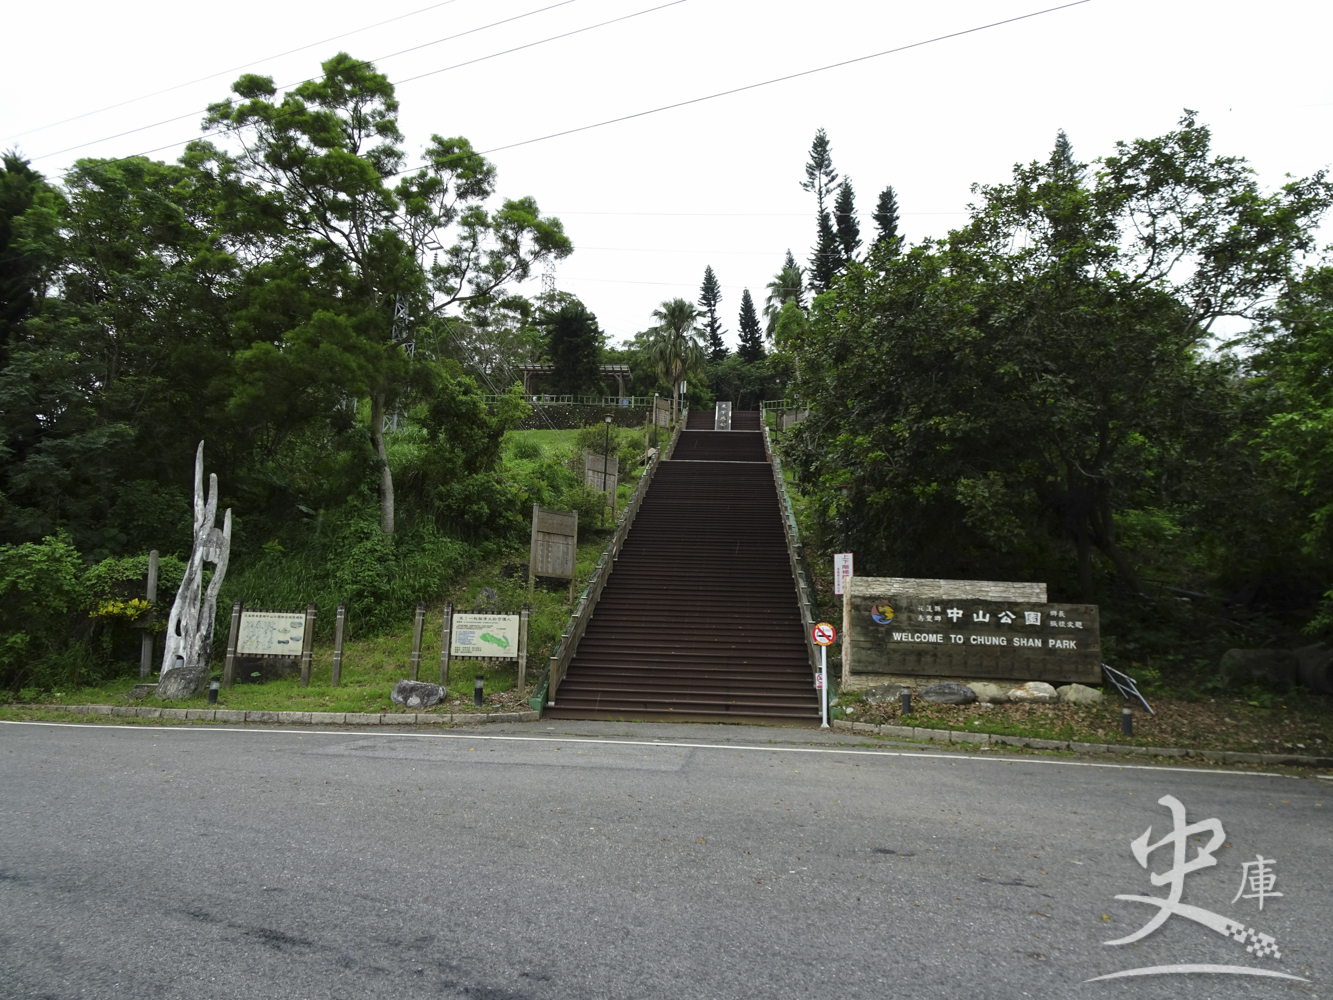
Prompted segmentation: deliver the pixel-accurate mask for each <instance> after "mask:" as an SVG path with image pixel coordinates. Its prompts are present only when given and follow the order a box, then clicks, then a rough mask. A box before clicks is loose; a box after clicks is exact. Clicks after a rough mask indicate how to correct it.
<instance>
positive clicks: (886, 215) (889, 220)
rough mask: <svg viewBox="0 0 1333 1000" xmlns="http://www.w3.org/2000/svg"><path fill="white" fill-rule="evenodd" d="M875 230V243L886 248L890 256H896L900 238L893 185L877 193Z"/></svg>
mask: <svg viewBox="0 0 1333 1000" xmlns="http://www.w3.org/2000/svg"><path fill="white" fill-rule="evenodd" d="M875 228H876V229H877V230H879V235H877V236H876V237H875V242H876V243H877V244H882V245H884V246H886V247H888V252H889V253H890V254H897V253H898V241H899V240H900V239H901V237H899V235H898V196H897V195H896V194H894V191H893V185H889V186H888V187H886V188H885V189H884V190H883V191H881V192H880V193H879V201H878V202H876V203H875Z"/></svg>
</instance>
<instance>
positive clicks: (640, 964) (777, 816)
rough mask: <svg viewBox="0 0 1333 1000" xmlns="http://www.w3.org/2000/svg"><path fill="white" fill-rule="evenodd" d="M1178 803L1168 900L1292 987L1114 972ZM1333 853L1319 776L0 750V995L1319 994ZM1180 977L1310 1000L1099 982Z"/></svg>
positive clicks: (1004, 761)
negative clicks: (1231, 934) (1231, 923)
mask: <svg viewBox="0 0 1333 1000" xmlns="http://www.w3.org/2000/svg"><path fill="white" fill-rule="evenodd" d="M654 737H657V738H658V739H656V740H654ZM1164 795H1172V796H1175V797H1176V798H1177V799H1178V800H1179V801H1180V802H1181V803H1183V804H1184V806H1185V808H1186V809H1187V810H1188V822H1190V823H1195V822H1197V821H1200V820H1205V819H1213V818H1215V819H1217V820H1218V821H1220V823H1221V825H1222V826H1223V827H1224V831H1225V846H1222V847H1219V848H1218V849H1217V850H1216V853H1215V855H1214V857H1215V858H1216V859H1217V864H1216V865H1215V866H1212V867H1206V868H1201V869H1199V870H1197V871H1194V872H1192V873H1191V874H1188V875H1186V876H1184V879H1185V882H1184V885H1185V888H1184V896H1183V900H1184V902H1185V903H1189V904H1193V905H1195V906H1199V907H1203V908H1206V909H1208V910H1210V911H1214V912H1216V913H1218V914H1221V915H1223V916H1225V917H1229V918H1232V919H1236V920H1240V921H1243V922H1244V923H1245V924H1246V926H1249V927H1253V928H1255V929H1257V930H1258V931H1261V932H1263V933H1265V934H1268V935H1270V936H1272V937H1273V938H1275V939H1276V942H1277V946H1278V948H1279V949H1280V952H1281V956H1280V958H1277V957H1267V958H1259V957H1256V956H1254V955H1252V954H1248V953H1247V952H1246V949H1245V947H1244V946H1243V945H1242V944H1238V943H1237V942H1235V941H1233V940H1232V939H1230V938H1228V937H1225V936H1223V935H1221V934H1219V933H1216V932H1215V931H1214V930H1211V929H1209V928H1208V927H1206V926H1203V925H1202V924H1200V923H1196V922H1193V921H1191V920H1189V919H1186V918H1185V917H1184V916H1180V915H1173V916H1171V917H1170V918H1169V919H1167V921H1166V922H1165V924H1164V925H1163V926H1161V927H1160V929H1158V930H1156V931H1154V932H1153V933H1151V934H1149V935H1148V936H1147V937H1146V938H1144V939H1143V940H1142V941H1140V942H1139V943H1136V944H1130V945H1124V946H1110V947H1108V946H1107V945H1105V944H1104V943H1103V942H1105V941H1108V940H1111V939H1114V938H1119V937H1124V936H1126V935H1129V934H1131V933H1132V932H1134V931H1135V930H1137V929H1138V928H1139V927H1140V926H1142V925H1143V924H1145V923H1146V922H1147V921H1148V920H1149V918H1151V917H1152V916H1153V915H1154V914H1155V913H1156V912H1157V910H1156V908H1155V907H1153V906H1150V905H1145V904H1143V903H1135V902H1127V901H1120V900H1116V899H1115V898H1114V897H1115V896H1116V895H1117V894H1137V895H1154V896H1159V897H1160V896H1165V895H1166V894H1167V892H1168V889H1169V886H1162V887H1156V886H1154V885H1153V884H1152V883H1151V881H1150V877H1149V871H1150V870H1151V871H1155V872H1159V873H1160V872H1164V871H1166V870H1167V869H1169V868H1170V867H1171V865H1172V850H1173V847H1172V844H1171V843H1167V844H1166V845H1165V846H1163V847H1161V848H1160V849H1157V850H1156V851H1154V852H1153V853H1152V854H1151V855H1150V856H1149V858H1148V861H1149V867H1148V869H1144V868H1142V867H1140V865H1139V863H1138V862H1137V861H1136V860H1135V857H1134V854H1133V851H1132V850H1131V842H1132V841H1134V840H1135V838H1138V837H1139V836H1140V835H1141V834H1143V833H1144V831H1145V830H1147V829H1148V828H1149V827H1152V830H1153V834H1152V841H1153V842H1156V841H1157V840H1158V839H1160V838H1162V837H1164V836H1165V835H1167V834H1169V833H1171V831H1172V830H1173V826H1172V817H1171V813H1170V810H1169V809H1168V807H1167V806H1164V805H1162V804H1159V801H1158V800H1159V799H1160V798H1162V796H1164ZM1331 829H1333V788H1330V787H1329V784H1328V783H1327V782H1323V781H1318V780H1314V779H1301V778H1293V777H1287V776H1264V775H1256V774H1254V773H1243V772H1235V771H1208V770H1200V769H1191V768H1170V767H1154V766H1148V767H1124V766H1115V765H1110V766H1107V765H1105V763H1104V762H1103V763H1102V766H1093V765H1089V764H1084V765H1079V764H1076V763H1069V762H1060V761H1057V760H1053V759H1050V758H1001V757H998V756H997V755H980V754H975V753H972V754H967V753H949V752H942V753H937V754H924V753H898V754H895V753H890V752H887V751H884V750H880V749H862V748H858V747H857V746H856V745H854V744H853V743H852V742H851V741H850V740H846V739H843V740H841V741H840V740H839V739H838V738H837V737H833V738H830V739H829V740H828V741H825V742H821V737H820V736H819V735H818V734H817V733H812V732H793V731H792V730H768V729H759V728H750V727H685V726H680V727H669V728H668V727H660V726H659V727H654V726H638V727H630V726H621V725H611V724H592V723H588V724H580V723H560V724H559V728H558V729H557V728H555V727H551V728H548V727H547V725H544V724H540V723H539V724H536V725H535V726H529V727H505V729H504V730H497V729H496V728H495V727H492V728H491V729H489V730H486V731H467V732H464V731H458V730H455V731H451V732H445V733H442V734H441V733H434V734H426V733H421V734H407V733H404V734H392V733H385V732H383V731H376V732H364V731H350V730H349V731H339V732H316V731H313V730H295V729H267V730H260V729H252V730H241V729H233V730H227V729H222V728H214V727H189V728H187V727H163V728H147V727H138V726H107V727H102V726H92V725H69V726H56V725H45V724H0V996H3V997H5V998H9V997H42V998H74V997H80V998H83V997H135V998H158V997H164V998H165V997H171V998H174V997H192V998H195V997H205V998H211V997H245V998H251V997H300V998H317V997H336V998H352V997H394V998H406V997H418V996H421V997H444V998H453V997H460V998H471V1000H491V998H510V997H523V998H533V1000H545V998H603V997H626V998H656V997H662V998H695V997H699V998H729V997H744V998H749V997H755V998H787V997H791V998H822V997H829V998H839V1000H842V998H846V1000H855V998H861V997H874V998H881V997H904V998H925V997H946V998H961V997H979V998H986V1000H989V998H1008V997H1015V998H1016V997H1088V998H1103V997H1105V998H1115V1000H1118V998H1122V997H1131V996H1132V997H1135V998H1138V997H1191V998H1194V997H1198V998H1204V997H1218V998H1222V997H1292V996H1307V995H1308V996H1321V995H1328V993H1329V992H1330V990H1329V984H1330V981H1331V977H1333V968H1330V965H1333V963H1331V962H1330V959H1333V941H1331V940H1330V924H1331V923H1333V878H1331V877H1330V874H1329V859H1330V840H1331V838H1330V831H1331ZM1194 836H1197V837H1200V838H1202V840H1196V839H1194V837H1191V839H1190V844H1191V847H1192V849H1191V850H1190V852H1189V856H1190V857H1193V856H1194V854H1195V852H1194V850H1193V848H1197V847H1198V846H1200V845H1202V844H1204V842H1206V841H1207V840H1208V839H1209V834H1208V833H1206V832H1202V831H1200V832H1198V833H1196V834H1195V835H1194ZM1256 854H1261V855H1262V857H1263V858H1265V859H1271V860H1272V862H1273V864H1272V866H1271V869H1272V871H1274V872H1275V873H1276V875H1277V880H1276V882H1275V883H1274V884H1273V886H1272V890H1273V891H1274V892H1281V893H1283V895H1282V896H1281V897H1280V898H1278V897H1270V898H1268V899H1267V900H1266V901H1265V904H1264V907H1263V909H1262V911H1261V910H1260V909H1259V905H1258V903H1259V901H1258V900H1257V899H1244V898H1242V899H1240V900H1236V901H1235V902H1233V901H1232V900H1233V896H1234V895H1235V893H1236V891H1237V889H1238V887H1240V885H1241V882H1242V874H1243V870H1242V867H1241V864H1242V862H1243V861H1247V860H1253V859H1254V858H1255V857H1256ZM1181 964H1207V965H1222V966H1233V967H1240V968H1243V969H1264V970H1271V971H1276V972H1281V973H1284V974H1286V975H1290V976H1298V977H1301V978H1302V979H1305V980H1308V982H1305V983H1301V982H1297V981H1295V980H1278V979H1271V978H1257V977H1253V976H1245V975H1241V974H1238V973H1227V974H1219V973H1200V972H1195V973H1167V974H1160V975H1158V974H1155V975H1144V976H1135V977H1131V978H1124V979H1116V980H1103V981H1099V982H1091V983H1089V982H1085V981H1086V980H1089V979H1092V978H1093V977H1097V976H1103V975H1107V974H1111V973H1115V972H1118V971H1123V970H1132V969H1141V968H1147V967H1157V966H1178V965H1181Z"/></svg>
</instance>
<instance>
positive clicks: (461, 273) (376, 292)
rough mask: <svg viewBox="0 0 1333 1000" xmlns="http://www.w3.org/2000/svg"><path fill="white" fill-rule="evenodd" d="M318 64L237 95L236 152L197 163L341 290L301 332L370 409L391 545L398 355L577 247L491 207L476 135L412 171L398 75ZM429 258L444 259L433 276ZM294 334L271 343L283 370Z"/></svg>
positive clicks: (352, 62) (403, 375) (258, 223)
mask: <svg viewBox="0 0 1333 1000" xmlns="http://www.w3.org/2000/svg"><path fill="white" fill-rule="evenodd" d="M322 68H323V75H322V77H320V78H319V79H315V80H310V81H307V82H305V83H301V84H299V85H298V86H296V87H294V88H292V89H291V90H290V91H288V92H287V93H286V94H285V95H283V97H282V99H281V100H280V101H279V100H278V99H277V96H276V95H277V88H275V87H274V85H273V81H272V79H271V78H270V77H261V76H256V75H254V74H246V75H244V76H242V77H241V78H240V79H239V80H237V82H236V83H235V84H234V85H233V87H232V89H233V91H235V93H236V95H237V97H238V98H239V100H238V101H231V100H229V101H226V102H223V103H220V104H215V105H212V106H211V107H210V108H209V114H208V117H207V119H206V120H205V125H206V127H209V128H214V129H219V128H220V129H223V130H225V131H226V132H227V133H228V135H229V136H231V137H232V138H233V140H234V141H235V142H236V143H237V144H238V145H239V147H240V150H239V152H236V153H234V154H232V153H227V152H224V151H223V150H221V149H218V148H215V147H213V146H212V145H210V144H207V143H196V144H194V145H193V146H192V147H191V150H190V155H192V156H194V157H196V158H198V159H200V160H209V161H212V162H213V163H215V164H216V169H217V173H218V176H219V178H220V180H221V181H222V182H223V183H224V184H225V185H227V187H228V191H229V199H228V202H229V204H228V211H229V214H230V215H231V217H232V218H233V219H235V220H236V224H237V225H239V226H242V227H245V228H246V230H247V232H248V234H249V235H250V238H251V239H252V240H254V241H255V243H256V244H257V245H259V246H269V245H273V246H275V249H276V247H281V250H282V252H283V253H285V254H286V255H287V256H288V258H289V259H290V260H292V261H293V262H294V263H299V264H300V265H301V266H304V267H305V268H307V269H308V270H310V271H313V272H314V273H316V274H318V275H319V277H320V279H321V280H322V281H323V282H325V283H326V285H327V286H328V288H329V289H330V290H331V292H332V294H331V295H330V297H329V305H328V307H327V308H325V309H323V310H320V311H319V312H317V313H316V315H315V317H313V318H312V323H316V325H317V329H314V330H306V331H304V332H302V333H301V334H300V336H303V337H305V339H307V340H310V339H316V340H318V341H319V343H320V345H321V346H323V347H325V348H326V353H328V354H341V355H342V356H343V362H344V368H345V369H346V370H347V371H348V372H349V373H352V372H354V373H355V375H354V377H351V378H349V380H348V382H347V383H346V385H345V388H346V389H347V390H348V391H350V392H353V393H355V394H357V395H359V396H362V397H366V396H368V397H369V399H370V411H371V439H372V442H373V445H374V448H375V452H376V454H377V455H378V456H379V464H380V489H379V494H380V514H381V526H382V528H383V530H384V533H385V534H386V535H392V534H393V530H394V484H393V475H392V473H391V471H390V468H389V461H388V453H387V451H386V448H385V444H384V421H385V416H386V414H388V413H389V412H391V411H392V409H393V408H394V406H395V405H396V403H397V401H398V400H399V399H400V398H401V397H402V396H403V393H404V391H405V389H406V387H407V386H408V385H409V383H410V381H411V379H412V374H411V371H410V368H411V365H410V359H409V357H408V356H407V355H406V354H405V352H404V351H403V346H404V345H405V344H406V343H408V342H411V341H414V339H415V336H416V329H417V327H418V326H421V325H423V324H424V323H425V322H426V321H427V320H429V319H430V318H432V317H437V316H441V315H443V314H444V313H445V311H446V310H447V309H449V308H450V307H451V306H454V305H456V304H459V303H467V302H473V303H475V302H479V301H482V300H485V299H487V298H489V297H491V296H493V295H495V294H497V293H498V292H499V290H500V289H501V288H502V287H503V286H504V285H506V284H507V283H509V282H519V281H523V280H526V279H527V278H528V277H529V276H530V275H531V273H532V267H533V265H534V264H535V263H537V262H539V261H541V260H544V259H546V258H549V257H555V258H562V257H565V256H567V255H568V254H569V253H570V252H572V246H571V244H570V241H569V239H568V237H566V236H565V234H564V231H563V228H562V227H561V225H560V222H559V220H558V219H553V218H543V217H542V216H541V214H540V212H539V211H538V208H537V203H536V201H535V200H533V199H532V198H523V199H519V200H506V201H505V202H503V204H502V206H501V207H500V208H499V209H498V210H496V211H493V212H492V211H488V210H487V208H486V206H485V202H486V200H487V199H488V198H489V197H490V196H491V195H492V194H493V193H494V191H495V167H494V166H493V165H492V164H491V163H489V162H488V161H487V160H486V159H485V158H484V157H482V156H481V155H480V154H479V153H477V152H476V151H475V150H474V149H473V148H472V145H471V144H470V143H469V142H468V141H467V140H466V139H463V138H451V139H445V138H442V137H441V136H439V135H434V136H432V137H431V141H430V143H429V145H428V146H427V148H426V151H425V161H426V163H425V166H423V167H421V168H418V169H415V170H406V169H404V168H405V164H406V155H405V153H404V152H403V150H402V148H401V144H402V142H403V136H402V133H401V132H400V131H399V129H398V123H397V115H398V101H397V99H396V98H395V96H394V89H393V86H392V84H390V83H389V81H388V79H387V78H386V77H384V75H383V74H381V73H379V72H378V71H377V70H376V69H375V67H374V66H373V65H371V64H369V63H366V62H363V61H360V60H356V59H353V58H352V57H351V56H349V55H347V54H346V53H339V54H338V55H336V56H334V57H333V58H332V59H330V60H328V61H327V62H325V63H324V64H323V67H322ZM394 177H398V178H400V179H399V180H398V181H397V183H396V184H394V185H393V186H392V187H391V186H390V183H391V181H392V179H393V178H394ZM428 250H429V251H433V253H434V256H433V257H432V260H433V263H432V264H431V266H430V267H429V268H423V266H422V261H423V260H424V258H425V255H426V253H427V251H428ZM270 252H272V251H270ZM400 306H402V307H404V308H402V309H400V308H399V307H400ZM403 313H405V314H406V315H405V318H403V319H399V318H397V317H399V316H400V314H403ZM296 335H297V332H296V331H293V332H292V334H290V335H286V336H284V339H283V342H282V343H278V344H274V345H272V346H273V347H274V351H275V353H274V355H273V358H274V360H275V362H280V361H281V360H282V359H283V357H284V355H285V354H286V350H285V348H286V347H287V346H288V342H289V341H290V340H291V339H292V337H293V336H296Z"/></svg>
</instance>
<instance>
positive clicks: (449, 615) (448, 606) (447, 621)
mask: <svg viewBox="0 0 1333 1000" xmlns="http://www.w3.org/2000/svg"><path fill="white" fill-rule="evenodd" d="M453 641H454V602H453V601H445V602H444V631H443V635H442V637H441V639H440V687H442V688H447V687H448V686H449V654H450V653H451V652H452V646H453Z"/></svg>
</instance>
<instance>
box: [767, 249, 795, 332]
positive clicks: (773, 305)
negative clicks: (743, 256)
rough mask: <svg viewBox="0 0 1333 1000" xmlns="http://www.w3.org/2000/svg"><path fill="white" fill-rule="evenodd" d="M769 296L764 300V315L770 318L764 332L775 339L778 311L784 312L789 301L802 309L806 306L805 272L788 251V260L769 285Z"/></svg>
mask: <svg viewBox="0 0 1333 1000" xmlns="http://www.w3.org/2000/svg"><path fill="white" fill-rule="evenodd" d="M767 288H768V298H767V299H766V300H765V301H764V317H765V318H766V319H767V320H768V326H767V327H766V328H765V330H764V332H765V334H767V336H768V339H769V340H772V339H773V330H774V328H775V327H777V325H778V313H780V312H782V307H783V306H784V305H786V304H787V303H788V302H795V303H796V305H797V306H799V307H800V308H801V309H804V308H805V272H804V271H802V270H801V268H800V267H799V266H798V265H797V263H796V258H795V257H793V256H792V255H791V251H790V250H788V251H787V260H786V262H785V263H784V264H783V265H782V270H781V271H779V272H778V273H777V274H775V275H774V276H773V280H772V281H770V282H769V283H768V285H767Z"/></svg>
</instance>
